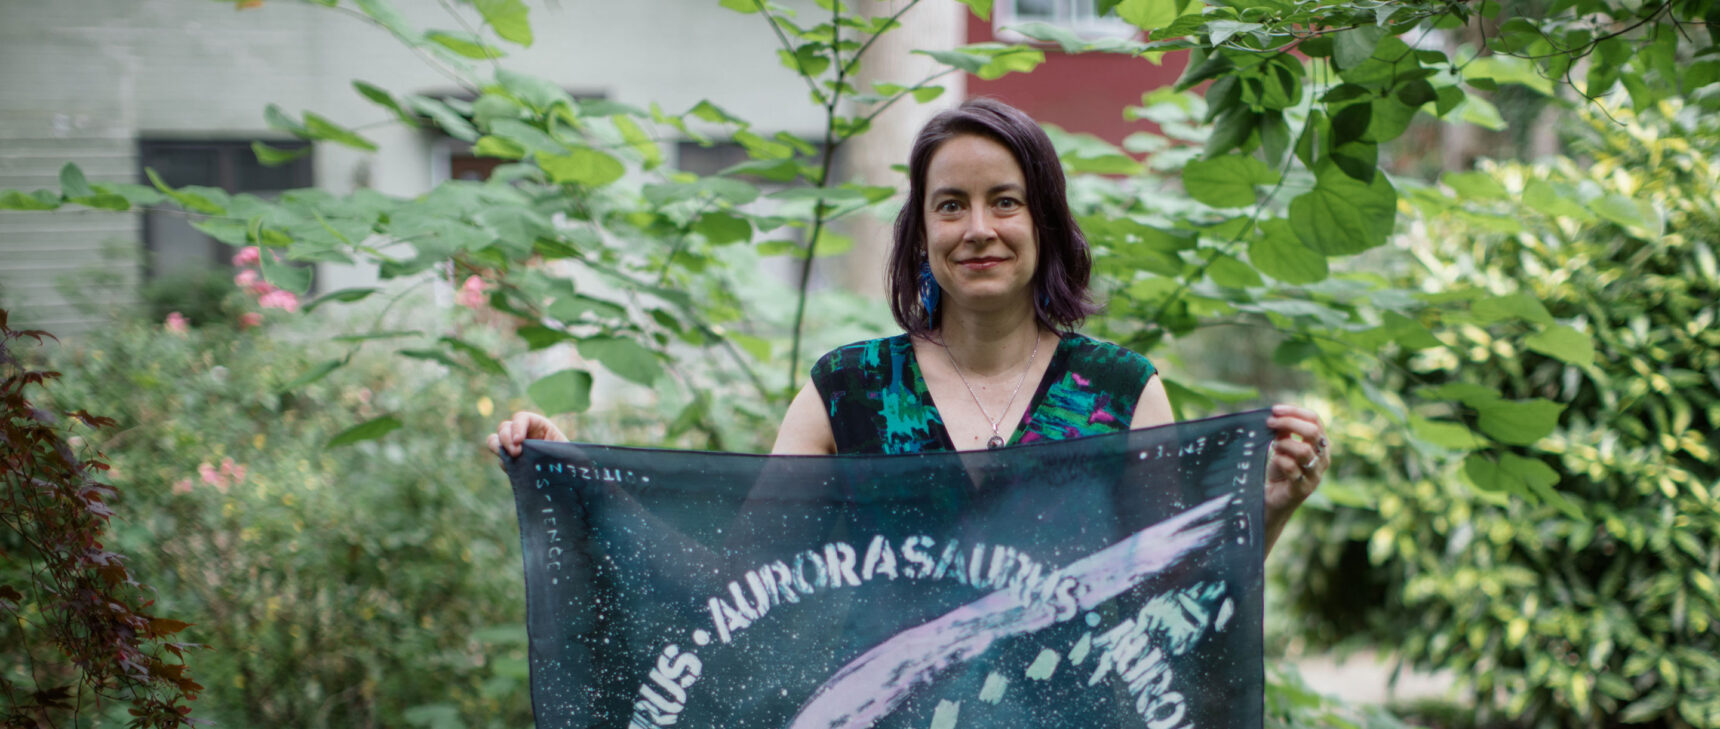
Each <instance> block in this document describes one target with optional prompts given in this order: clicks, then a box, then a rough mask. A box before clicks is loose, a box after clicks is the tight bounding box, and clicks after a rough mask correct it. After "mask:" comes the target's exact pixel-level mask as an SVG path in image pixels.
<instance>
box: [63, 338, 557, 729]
mask: <svg viewBox="0 0 1720 729" xmlns="http://www.w3.org/2000/svg"><path fill="white" fill-rule="evenodd" d="M314 323H315V324H317V325H319V326H326V325H331V324H334V323H335V322H333V321H332V320H331V319H330V318H329V317H327V316H322V317H318V320H317V321H315V322H314ZM296 334H298V335H302V333H298V332H295V330H294V329H293V328H292V327H290V326H287V325H285V324H283V323H280V322H277V323H275V324H272V325H266V326H265V327H262V328H253V329H250V330H247V331H242V332H241V331H236V330H235V329H234V328H232V327H225V326H205V327H191V328H187V329H185V330H182V331H177V332H175V331H171V330H166V329H164V328H163V327H162V326H161V325H160V324H157V323H153V322H150V323H144V322H137V321H130V322H125V323H116V324H115V325H114V326H113V327H110V328H106V329H104V330H103V331H101V332H97V333H93V334H91V335H89V336H87V337H85V338H83V339H81V340H80V341H79V342H78V343H77V345H76V346H73V347H67V348H65V350H64V351H63V352H61V353H59V354H58V355H57V356H55V358H54V365H55V366H56V367H58V368H59V369H61V370H62V371H63V372H65V373H66V374H65V375H64V377H63V378H62V379H61V380H60V381H59V382H58V383H56V384H57V387H56V390H55V392H54V402H55V403H56V404H57V405H59V406H61V407H64V408H89V409H96V408H98V407H99V408H101V409H102V411H104V412H107V413H109V414H110V415H111V417H112V418H113V420H114V421H115V422H114V425H113V426H112V428H111V433H112V434H111V435H109V436H107V437H106V439H105V445H104V449H105V451H106V452H107V453H108V454H109V463H110V464H111V466H112V470H111V471H110V472H109V479H110V480H111V481H112V482H113V483H115V484H123V485H124V488H123V489H121V490H120V492H119V494H118V495H117V496H116V497H114V498H111V499H110V501H111V503H112V507H113V508H114V509H115V510H117V511H119V512H120V513H123V514H126V515H127V518H126V519H124V520H123V521H119V522H116V523H115V524H113V525H112V529H111V535H110V536H108V537H106V540H107V541H109V542H111V543H112V544H114V545H115V547H116V548H118V549H120V550H123V551H125V552H126V553H128V554H131V555H132V559H131V560H130V562H129V566H130V568H131V569H132V570H134V571H136V572H138V573H141V574H147V575H150V577H151V581H152V583H153V584H154V588H155V592H156V594H157V595H158V597H157V604H158V606H159V607H160V608H161V609H162V610H163V611H165V612H168V613H169V614H172V615H177V616H180V617H181V618H183V619H184V620H186V621H188V622H191V623H195V627H193V628H190V629H189V630H187V632H186V634H187V635H194V636H195V639H196V640H197V641H198V642H199V643H202V644H205V645H206V646H208V648H209V650H204V651H199V652H197V653H195V654H194V655H193V660H194V661H195V663H196V665H197V671H198V675H199V677H200V680H201V681H202V682H203V683H204V684H206V685H207V688H206V689H204V690H203V691H202V696H201V698H200V700H199V701H198V709H197V715H198V717H199V718H201V719H209V720H214V721H216V722H218V723H219V724H222V725H228V726H293V727H308V728H314V727H357V726H402V727H405V726H426V727H445V726H464V727H520V726H527V725H529V724H530V705H531V702H530V700H529V697H528V696H527V683H526V680H527V670H526V662H525V627H524V625H523V619H524V613H523V605H524V600H525V594H524V585H523V583H522V581H521V575H520V568H519V565H520V556H519V541H518V533H517V531H516V530H515V528H514V526H513V523H514V513H513V505H512V499H511V498H510V497H509V495H508V491H507V487H506V485H505V483H504V482H503V480H502V478H501V477H500V475H499V473H498V472H497V470H496V461H495V457H494V456H492V455H490V454H488V453H485V452H484V451H483V449H482V448H481V447H480V446H479V444H478V441H477V436H476V435H475V434H477V433H481V432H482V431H483V430H484V429H485V428H486V427H490V426H491V425H492V423H491V420H490V419H489V418H488V417H486V416H485V411H486V410H487V409H489V408H491V407H494V406H491V405H487V404H486V403H488V402H489V398H491V397H500V396H502V394H503V393H505V392H506V391H507V388H506V387H505V385H502V384H501V383H500V381H499V379H498V378H496V377H494V376H493V375H489V374H485V373H481V372H469V371H463V370H459V369H454V368H449V367H446V366H444V365H442V364H438V363H429V362H414V361H411V360H401V359H399V358H395V357H391V356H389V355H387V354H385V353H381V352H377V353H372V352H368V351H365V350H364V349H363V348H362V347H355V348H357V349H358V351H356V352H349V351H347V350H346V347H352V346H354V343H352V342H312V343H306V342H304V341H302V340H301V339H299V337H298V336H296ZM335 356H338V357H343V358H348V359H349V361H348V364H347V365H346V366H344V367H342V368H340V369H338V370H336V371H334V372H331V373H329V374H328V375H327V376H326V377H324V378H322V379H320V380H318V381H317V382H316V383H313V384H310V385H305V386H301V387H298V388H295V389H293V390H292V391H290V392H284V391H283V389H282V388H283V386H284V385H287V384H290V383H291V381H292V380H293V379H295V378H298V377H299V376H300V373H301V372H303V371H304V370H305V369H306V368H307V367H310V366H311V365H312V364H314V363H315V362H317V361H321V360H323V359H326V358H329V357H335ZM382 418H394V419H398V421H399V422H402V423H408V424H409V425H406V426H404V427H403V428H402V430H401V431H400V432H398V433H396V434H395V435H394V436H393V437H390V438H388V439H386V440H383V441H371V442H361V443H358V444H356V445H353V446H350V447H337V448H332V449H330V448H325V445H326V444H327V443H329V442H330V441H334V440H336V439H338V438H340V437H341V434H342V433H343V432H347V430H348V427H349V426H350V425H351V421H352V420H354V419H358V420H364V421H369V422H375V421H377V420H379V419H382Z"/></svg>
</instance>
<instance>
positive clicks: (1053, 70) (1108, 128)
mask: <svg viewBox="0 0 1720 729" xmlns="http://www.w3.org/2000/svg"><path fill="white" fill-rule="evenodd" d="M967 39H968V42H969V43H983V42H986V41H992V40H996V37H995V36H994V35H993V33H992V26H991V21H987V20H980V19H979V18H978V17H976V16H974V15H973V14H972V13H968V14H967ZM1044 50H1045V63H1043V64H1041V65H1040V66H1039V68H1037V69H1034V71H1033V72H1032V73H1025V74H1023V73H1012V74H1009V75H1007V76H1004V77H1003V78H999V79H995V80H992V81H986V80H982V79H980V78H978V77H976V76H973V75H971V74H970V75H969V76H968V79H967V94H968V97H969V98H973V97H976V96H989V97H992V98H994V99H998V100H1000V101H1002V102H1004V103H1006V104H1009V105H1011V106H1015V107H1017V108H1019V109H1021V110H1022V111H1025V112H1027V113H1028V114H1029V115H1031V116H1032V117H1033V118H1034V119H1037V120H1039V121H1041V122H1049V123H1052V124H1056V125H1057V126H1059V127H1062V128H1064V129H1066V130H1069V131H1072V132H1086V133H1088V134H1093V135H1096V136H1098V137H1100V138H1102V139H1104V140H1106V141H1108V142H1111V143H1112V144H1121V143H1122V141H1123V138H1124V137H1127V136H1129V135H1130V134H1133V133H1135V132H1138V131H1150V130H1154V129H1155V125H1153V124H1152V123H1150V122H1145V121H1132V122H1131V121H1127V120H1125V119H1124V118H1123V108H1124V107H1128V106H1139V105H1140V103H1141V95H1142V94H1144V93H1146V92H1148V91H1152V90H1153V89H1157V88H1159V87H1162V86H1170V85H1171V84H1174V83H1176V80H1177V77H1178V76H1181V75H1182V71H1183V67H1184V66H1185V65H1186V64H1187V63H1188V53H1187V52H1186V51H1183V52H1178V53H1175V54H1171V55H1167V56H1165V57H1164V58H1163V59H1162V60H1163V64H1162V65H1153V63H1152V62H1150V61H1148V60H1146V59H1144V58H1136V57H1132V56H1124V55H1118V54H1112V53H1086V54H1081V55H1074V56H1072V55H1069V54H1066V53H1064V52H1063V51H1062V50H1061V49H1059V48H1058V47H1057V46H1055V45H1053V46H1047V47H1045V48H1044Z"/></svg>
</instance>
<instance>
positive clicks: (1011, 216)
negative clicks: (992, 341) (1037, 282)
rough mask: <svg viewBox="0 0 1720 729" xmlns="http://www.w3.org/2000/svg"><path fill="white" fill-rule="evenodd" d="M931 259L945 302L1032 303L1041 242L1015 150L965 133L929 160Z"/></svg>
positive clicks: (984, 305)
mask: <svg viewBox="0 0 1720 729" xmlns="http://www.w3.org/2000/svg"><path fill="white" fill-rule="evenodd" d="M924 204H925V206H926V207H925V210H924V213H925V220H926V259H927V261H929V262H930V263H931V267H932V275H933V276H934V277H935V278H937V280H938V285H940V286H942V287H943V290H944V292H943V302H944V303H943V305H944V306H951V305H954V306H958V307H961V308H964V309H968V310H972V311H997V310H1002V309H1007V308H1009V307H1015V306H1023V305H1026V306H1029V307H1031V306H1032V295H1033V294H1032V290H1033V271H1034V269H1035V268H1036V267H1037V266H1038V265H1039V241H1038V237H1037V233H1036V232H1035V228H1034V226H1033V215H1032V214H1031V213H1029V212H1028V210H1027V180H1026V176H1025V175H1023V174H1022V172H1021V165H1019V164H1017V163H1016V161H1015V156H1014V155H1012V154H1010V152H1009V148H1008V147H1005V146H1003V145H1002V144H999V143H997V142H995V141H993V140H991V139H990V138H987V137H981V136H975V135H962V136H958V137H955V138H952V139H950V140H949V141H946V142H944V143H943V144H942V145H941V146H939V147H938V149H937V151H936V152H933V153H932V159H931V161H930V162H929V163H927V165H926V200H925V203H924Z"/></svg>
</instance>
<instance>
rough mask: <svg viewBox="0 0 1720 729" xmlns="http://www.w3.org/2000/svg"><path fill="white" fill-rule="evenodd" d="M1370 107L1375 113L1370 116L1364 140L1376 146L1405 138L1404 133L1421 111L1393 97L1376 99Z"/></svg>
mask: <svg viewBox="0 0 1720 729" xmlns="http://www.w3.org/2000/svg"><path fill="white" fill-rule="evenodd" d="M1369 106H1370V107H1371V108H1372V111H1373V113H1372V114H1369V115H1368V130H1367V133H1366V134H1364V135H1363V136H1362V140H1363V141H1367V142H1374V143H1376V144H1378V143H1380V142H1389V141H1392V140H1393V139H1397V138H1398V137H1401V136H1403V133H1404V131H1405V130H1407V129H1409V124H1410V122H1411V121H1414V120H1415V113H1416V111H1417V110H1418V109H1419V107H1417V106H1409V105H1407V104H1404V103H1403V102H1401V101H1398V100H1397V97H1392V96H1388V97H1386V98H1383V99H1375V100H1374V101H1373V103H1372V104H1370V105H1369Z"/></svg>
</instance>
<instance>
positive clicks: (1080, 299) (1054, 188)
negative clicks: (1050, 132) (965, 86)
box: [887, 98, 1098, 334]
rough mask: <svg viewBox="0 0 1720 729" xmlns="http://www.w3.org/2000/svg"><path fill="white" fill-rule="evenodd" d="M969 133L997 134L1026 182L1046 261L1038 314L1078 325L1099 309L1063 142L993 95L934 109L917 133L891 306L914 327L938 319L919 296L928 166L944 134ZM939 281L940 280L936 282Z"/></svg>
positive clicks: (1065, 326) (1037, 281) (1058, 325)
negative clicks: (1072, 203)
mask: <svg viewBox="0 0 1720 729" xmlns="http://www.w3.org/2000/svg"><path fill="white" fill-rule="evenodd" d="M963 135H977V136H981V137H985V138H988V139H991V140H992V141H995V142H997V143H998V144H1001V145H1003V146H1004V147H1006V148H1008V149H1009V151H1010V153H1011V154H1013V155H1015V162H1016V164H1019V165H1021V172H1022V175H1023V176H1024V177H1025V178H1026V180H1025V182H1026V183H1027V210H1028V212H1029V213H1031V214H1032V215H1033V227H1034V232H1035V234H1036V235H1037V237H1038V243H1039V264H1038V268H1037V269H1036V270H1035V271H1034V272H1033V315H1034V317H1035V318H1036V319H1038V320H1039V323H1040V325H1042V326H1044V327H1045V328H1047V329H1051V330H1054V331H1056V330H1064V331H1068V330H1072V329H1074V328H1075V327H1076V326H1079V325H1080V323H1081V322H1082V320H1084V319H1086V318H1087V316H1088V315H1089V314H1092V313H1094V312H1095V311H1098V307H1097V306H1095V305H1094V304H1093V300H1092V298H1091V297H1090V296H1089V295H1088V293H1087V280H1088V277H1089V275H1090V274H1091V273H1092V270H1093V259H1092V256H1091V254H1090V253H1089V252H1088V250H1087V238H1086V237H1085V236H1083V235H1082V234H1081V228H1080V226H1078V225H1076V224H1075V217H1074V216H1073V215H1071V214H1070V212H1069V198H1068V191H1067V185H1066V184H1065V182H1064V180H1063V165H1062V163H1060V162H1058V160H1057V150H1056V149H1055V148H1053V147H1052V146H1051V139H1050V138H1049V137H1047V136H1045V130H1043V129H1040V128H1039V125H1038V124H1037V123H1035V122H1034V121H1033V119H1032V118H1031V117H1029V116H1028V115H1027V114H1025V113H1023V112H1022V111H1021V110H1020V109H1017V108H1015V107H1013V106H1010V105H1008V104H1005V103H1003V102H1001V101H997V100H995V99H988V98H977V99H969V100H968V101H966V102H963V103H962V105H961V106H959V107H956V108H954V109H951V110H949V111H945V112H943V113H941V114H938V115H937V116H935V117H932V120H931V121H929V122H926V126H925V127H924V128H922V129H920V133H919V136H917V137H915V138H914V148H913V151H912V152H911V153H909V155H908V199H907V200H906V201H904V202H903V203H902V212H901V213H900V214H899V215H897V216H896V232H895V243H894V245H893V246H892V247H891V249H890V260H889V264H888V274H887V275H888V276H889V295H890V312H891V313H892V314H893V315H895V317H896V323H897V324H900V325H901V327H902V329H904V330H906V331H907V332H908V333H909V334H924V333H926V332H928V331H931V330H932V329H934V328H936V327H937V326H938V321H939V319H940V318H941V317H940V313H941V310H942V308H943V307H941V306H940V307H937V309H938V311H931V312H928V311H926V307H925V304H924V303H922V301H921V297H920V269H921V266H923V265H924V263H925V250H926V211H925V208H926V168H927V167H928V166H929V165H930V164H931V161H932V155H933V154H934V153H936V152H937V151H938V148H939V147H941V146H943V143H944V142H947V141H949V140H951V139H954V138H956V137H959V136H963ZM934 285H935V284H934Z"/></svg>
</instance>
